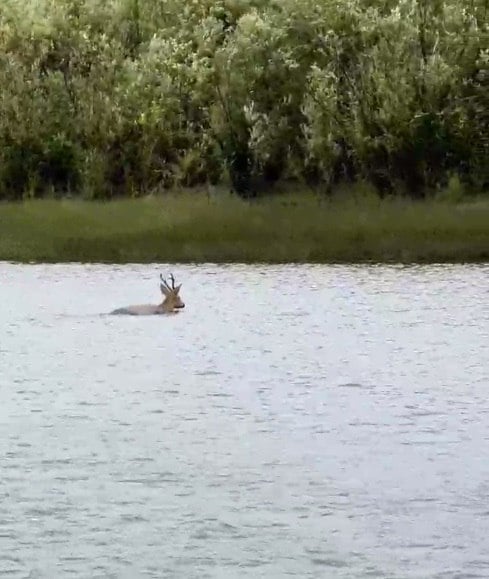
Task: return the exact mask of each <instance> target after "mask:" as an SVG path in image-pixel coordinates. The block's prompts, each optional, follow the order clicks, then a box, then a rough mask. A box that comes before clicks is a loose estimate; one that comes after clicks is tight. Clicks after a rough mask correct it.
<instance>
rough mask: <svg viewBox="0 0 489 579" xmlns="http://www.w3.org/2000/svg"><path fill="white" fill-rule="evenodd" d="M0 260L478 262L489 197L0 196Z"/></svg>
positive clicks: (484, 253)
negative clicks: (20, 199) (9, 199)
mask: <svg viewBox="0 0 489 579" xmlns="http://www.w3.org/2000/svg"><path fill="white" fill-rule="evenodd" d="M0 260H9V261H20V262H29V261H34V262H67V261H82V262H113V263H127V262H140V263H148V262H170V263H171V262H204V261H210V262H221V263H224V262H267V263H281V262H317V263H334V262H336V263H339V262H365V261H374V262H404V263H408V262H418V263H423V262H477V261H488V260H489V202H488V201H479V202H470V203H460V204H453V203H447V202H441V201H424V202H413V201H406V200H399V199H396V200H379V199H377V198H374V199H355V198H351V197H350V198H348V199H341V200H327V201H324V200H323V201H321V202H319V201H318V199H317V198H314V197H312V196H310V197H307V196H304V195H301V196H300V197H293V196H287V197H282V196H281V197H274V198H268V199H263V200H260V201H258V202H256V203H252V204H249V203H246V202H244V201H242V200H240V199H239V198H235V197H227V196H225V197H222V198H216V199H208V198H207V197H206V196H204V195H194V194H192V195H191V194H185V195H179V196H169V197H164V198H145V199H137V200H136V199H135V200H121V201H113V202H109V203H102V202H87V201H74V200H63V201H54V200H42V201H28V202H24V203H3V204H0Z"/></svg>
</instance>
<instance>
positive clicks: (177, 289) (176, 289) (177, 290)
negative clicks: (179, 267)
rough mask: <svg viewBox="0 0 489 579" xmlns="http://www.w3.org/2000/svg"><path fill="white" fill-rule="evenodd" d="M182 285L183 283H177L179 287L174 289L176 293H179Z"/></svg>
mask: <svg viewBox="0 0 489 579" xmlns="http://www.w3.org/2000/svg"><path fill="white" fill-rule="evenodd" d="M181 287H182V284H179V285H177V287H176V288H175V289H174V290H173V292H174V293H175V295H176V296H177V295H178V292H179V291H180V288H181Z"/></svg>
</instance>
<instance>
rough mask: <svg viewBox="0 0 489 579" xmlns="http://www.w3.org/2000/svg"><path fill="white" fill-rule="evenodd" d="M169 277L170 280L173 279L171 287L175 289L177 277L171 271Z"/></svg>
mask: <svg viewBox="0 0 489 579" xmlns="http://www.w3.org/2000/svg"><path fill="white" fill-rule="evenodd" d="M168 277H169V278H170V280H171V289H173V290H174V289H175V278H174V277H173V274H172V273H171V274H170V275H169V276H168Z"/></svg>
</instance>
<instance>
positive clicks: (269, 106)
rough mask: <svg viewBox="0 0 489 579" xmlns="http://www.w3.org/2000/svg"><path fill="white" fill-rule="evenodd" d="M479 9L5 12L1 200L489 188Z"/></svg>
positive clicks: (88, 6) (433, 3)
mask: <svg viewBox="0 0 489 579" xmlns="http://www.w3.org/2000/svg"><path fill="white" fill-rule="evenodd" d="M488 16H489V3H488V2H487V0H445V1H441V0H368V1H365V0H345V1H343V2H333V1H323V2H319V1H318V0H280V1H279V0H275V1H270V0H194V1H193V2H184V1H182V0H153V1H152V2H144V1H143V0H59V1H57V2H53V1H52V0H3V2H2V3H1V5H0V83H1V86H2V91H1V93H0V198H22V197H24V196H25V195H30V196H32V195H34V196H42V195H45V194H48V193H50V192H52V191H56V192H60V193H63V192H66V191H69V192H72V193H75V194H81V195H84V196H87V197H91V198H110V197H113V196H119V195H131V196H134V195H141V194H145V193H147V192H150V191H153V190H156V189H162V188H172V187H175V186H193V185H199V184H203V183H218V182H220V181H222V180H223V179H225V178H226V175H228V176H229V178H230V180H231V183H232V185H233V187H234V189H235V190H237V191H238V193H240V194H241V195H243V196H250V195H254V194H256V193H257V192H259V191H260V190H264V189H266V188H268V187H269V186H270V185H271V184H273V183H274V182H276V181H278V180H284V179H294V180H305V181H307V182H309V183H312V184H314V185H315V186H320V187H324V188H325V189H326V190H330V189H331V187H332V186H333V185H335V184H336V183H338V182H340V181H343V180H349V181H355V180H366V181H368V182H370V183H372V184H373V185H374V186H375V187H376V188H377V189H378V190H379V191H380V192H381V193H382V194H386V193H390V192H393V191H395V192H399V191H404V192H406V193H407V194H409V195H412V196H415V197H420V196H424V195H426V194H427V193H430V192H435V191H438V190H439V189H440V187H441V188H443V187H444V186H446V185H447V183H448V179H449V178H450V176H453V175H456V176H457V178H458V179H459V180H460V182H461V185H462V186H463V189H464V190H466V191H470V190H471V189H477V190H481V189H482V190H487V187H488V186H489V175H488V173H487V171H488V169H487V167H488V166H489V163H488V158H489V145H488V134H489V130H488V129H489V119H488V110H489V106H488V105H489V102H488V98H489V96H488V95H489V90H488V68H489V67H488V63H489V52H488V50H487V46H486V44H487V35H488V25H487V22H488V20H489V18H488Z"/></svg>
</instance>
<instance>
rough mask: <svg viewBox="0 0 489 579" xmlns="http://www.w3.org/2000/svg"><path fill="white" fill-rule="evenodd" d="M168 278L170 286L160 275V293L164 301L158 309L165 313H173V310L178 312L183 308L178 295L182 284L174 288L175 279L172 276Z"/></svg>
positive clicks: (183, 305)
mask: <svg viewBox="0 0 489 579" xmlns="http://www.w3.org/2000/svg"><path fill="white" fill-rule="evenodd" d="M169 278H170V281H171V286H170V285H169V283H168V282H167V281H166V280H165V279H164V278H163V276H162V275H161V273H160V280H161V283H160V290H161V293H162V294H163V295H164V296H165V299H164V300H163V302H162V303H161V306H160V307H161V308H162V309H163V310H164V311H165V312H173V311H174V310H179V309H182V308H184V307H185V304H184V303H183V301H182V299H181V297H180V296H179V295H178V294H179V292H180V288H181V287H182V284H179V285H177V286H176V287H175V278H174V277H173V275H172V274H170V276H169Z"/></svg>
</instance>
